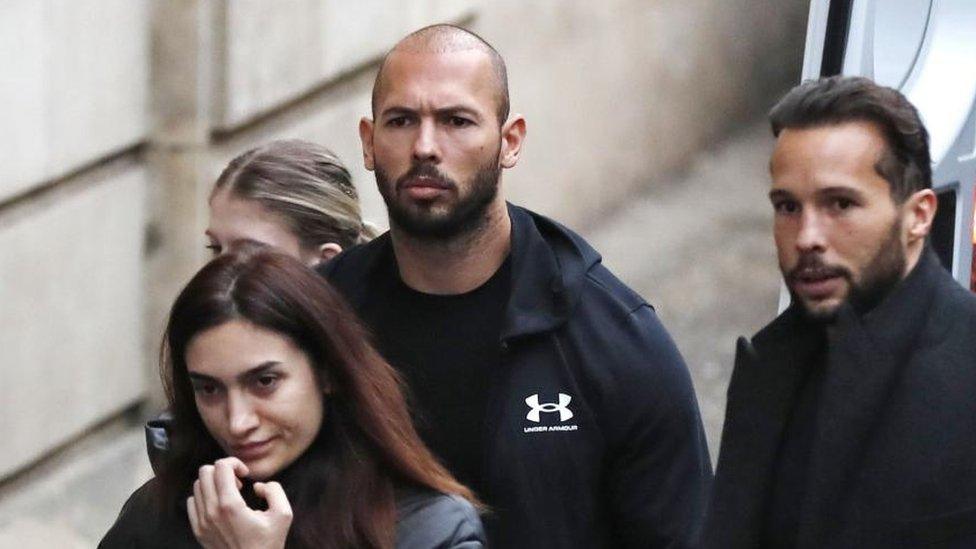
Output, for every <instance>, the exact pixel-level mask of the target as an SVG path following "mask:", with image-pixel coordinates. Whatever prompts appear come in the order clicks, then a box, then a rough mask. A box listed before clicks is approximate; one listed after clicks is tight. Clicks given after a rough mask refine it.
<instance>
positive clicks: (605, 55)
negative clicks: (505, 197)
mask: <svg viewBox="0 0 976 549" xmlns="http://www.w3.org/2000/svg"><path fill="white" fill-rule="evenodd" d="M805 4H806V3H805V2H795V1H788V2H784V1H782V0H731V1H722V2H716V1H715V0H605V1H603V2H600V3H593V2H589V1H586V0H543V1H537V2H522V1H520V0H500V1H498V2H493V3H492V4H491V9H485V10H483V12H482V14H481V16H480V17H479V18H478V20H477V21H476V24H475V28H476V29H477V30H478V31H479V32H481V33H483V34H484V35H485V37H486V38H488V39H489V40H490V41H492V42H493V43H494V44H496V45H497V47H498V48H499V50H500V51H501V53H502V54H503V55H504V56H505V58H506V59H507V61H508V65H509V81H510V85H511V94H512V105H513V109H515V110H518V111H519V112H522V113H523V114H524V115H525V116H526V119H527V123H528V138H527V142H526V145H525V152H524V154H523V157H522V159H521V161H520V162H519V166H518V167H517V168H516V169H514V170H511V171H510V172H508V174H507V175H506V185H507V187H508V192H509V196H510V197H512V198H513V199H515V200H517V201H519V202H523V203H526V204H530V205H532V206H533V207H535V208H537V209H539V210H541V211H544V212H548V213H550V214H552V215H554V216H556V217H558V218H560V219H563V220H566V222H568V223H571V224H588V223H589V222H591V221H592V220H593V219H594V217H595V216H599V215H612V214H613V211H614V208H615V207H616V206H617V205H619V204H620V203H621V201H623V200H625V199H626V197H627V196H629V195H630V194H631V193H633V192H634V190H635V189H638V188H641V187H644V188H646V187H647V186H650V185H655V184H657V183H660V182H661V181H662V179H663V178H664V177H665V176H667V175H668V174H669V173H670V172H672V171H674V170H675V169H680V168H681V167H683V166H684V165H685V164H687V162H688V161H689V160H690V159H691V157H692V156H693V155H694V154H696V153H697V152H698V151H700V150H701V149H702V148H703V147H707V146H708V144H709V143H710V142H712V141H713V140H714V139H715V138H716V137H717V136H719V135H721V134H722V133H724V132H726V131H728V130H729V128H730V126H732V125H735V124H736V123H738V122H742V121H744V120H747V119H750V118H751V117H752V116H754V115H755V114H756V113H758V112H763V111H765V110H766V109H768V108H769V106H770V104H771V101H772V98H773V96H774V95H775V94H776V93H778V92H780V91H782V90H783V89H784V87H785V86H789V85H792V84H793V83H795V82H796V80H797V79H798V78H799V67H800V60H801V58H802V50H803V38H804V34H805V23H806V15H807V14H806V5H805ZM513 21H517V22H518V23H517V24H514V23H513Z"/></svg>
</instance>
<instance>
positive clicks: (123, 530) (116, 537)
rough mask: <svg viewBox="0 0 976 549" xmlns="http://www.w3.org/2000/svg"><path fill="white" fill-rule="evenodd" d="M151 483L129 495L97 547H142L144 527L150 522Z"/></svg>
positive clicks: (101, 548) (99, 548)
mask: <svg viewBox="0 0 976 549" xmlns="http://www.w3.org/2000/svg"><path fill="white" fill-rule="evenodd" d="M152 483H153V481H149V482H147V483H146V484H143V485H142V487H140V488H139V489H138V490H136V491H135V492H133V493H132V495H131V496H129V499H128V500H126V502H125V505H123V506H122V510H121V511H120V512H119V517H118V518H117V519H115V524H113V525H112V527H111V528H110V529H109V531H108V532H107V533H106V534H105V537H103V538H102V541H101V542H99V544H98V549H115V548H119V549H122V548H123V547H127V548H131V547H143V546H144V545H143V544H142V543H141V541H140V540H141V538H142V535H141V534H142V533H143V531H144V529H145V528H146V527H147V526H148V525H149V523H151V522H152V519H153V515H154V513H153V511H154V509H153V508H152V502H151V498H152V495H151V493H150V492H152V490H153V488H152Z"/></svg>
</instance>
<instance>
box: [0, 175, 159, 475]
mask: <svg viewBox="0 0 976 549" xmlns="http://www.w3.org/2000/svg"><path fill="white" fill-rule="evenodd" d="M104 172H105V170H99V173H97V174H93V175H92V176H88V177H84V178H82V179H81V180H79V181H77V182H75V184H73V185H72V188H71V189H67V190H65V191H63V192H59V193H57V194H56V195H55V196H49V197H47V198H45V199H43V200H40V201H38V202H37V203H34V204H31V205H30V206H29V207H24V208H23V210H24V211H15V212H12V213H10V212H8V213H7V215H6V216H4V218H3V219H0V250H3V253H2V254H0V303H2V304H3V305H2V307H0V327H2V329H0V349H3V359H2V360H3V362H2V363H0V376H2V378H3V382H2V383H0V417H2V418H3V421H2V422H0V440H3V452H0V477H2V476H3V475H4V474H5V473H9V472H11V471H13V470H15V469H16V468H19V467H21V466H23V465H25V464H27V463H29V462H30V461H31V460H33V459H35V458H36V457H37V456H38V455H41V454H43V453H44V452H45V451H48V450H50V449H51V448H52V447H54V446H56V445H58V444H60V443H61V442H63V441H64V440H66V439H68V438H70V437H72V436H73V435H75V434H76V433H78V432H79V431H81V430H82V429H84V428H85V427H87V426H89V425H91V424H92V423H95V422H98V421H100V420H102V419H104V418H105V417H108V416H110V415H111V414H113V413H116V412H118V411H119V410H120V409H122V408H123V407H125V406H127V405H129V404H132V403H133V402H135V401H137V400H138V399H139V398H141V396H142V394H143V392H144V390H145V385H146V380H145V369H144V368H142V367H141V364H142V360H143V354H142V349H141V348H140V342H141V340H142V338H141V336H142V307H141V304H142V293H143V292H142V271H143V269H142V260H141V250H142V236H143V227H144V224H145V214H144V204H143V202H144V195H145V180H146V178H145V173H144V172H143V170H141V169H139V168H137V167H133V166H131V165H130V166H127V167H125V168H122V169H118V168H113V169H111V170H109V172H108V173H104Z"/></svg>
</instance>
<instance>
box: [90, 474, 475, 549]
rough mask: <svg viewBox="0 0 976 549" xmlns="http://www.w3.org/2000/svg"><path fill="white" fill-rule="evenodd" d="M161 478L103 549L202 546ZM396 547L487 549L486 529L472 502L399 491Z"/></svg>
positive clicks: (127, 509) (139, 495)
mask: <svg viewBox="0 0 976 549" xmlns="http://www.w3.org/2000/svg"><path fill="white" fill-rule="evenodd" d="M157 490H158V488H157V487H156V480H155V479H153V480H150V481H149V482H147V483H146V484H144V485H143V486H142V487H141V488H139V489H138V490H136V491H135V493H133V494H132V496H130V497H129V500H128V501H127V502H126V503H125V505H124V506H123V507H122V512H121V513H119V518H118V519H117V520H116V521H115V524H114V525H113V526H112V528H111V529H110V530H109V531H108V533H107V534H105V537H104V538H103V539H102V541H101V543H99V544H98V547H99V549H116V548H117V549H156V548H158V549H182V548H187V549H189V548H196V547H200V544H199V543H197V541H196V539H195V538H194V537H193V531H192V530H191V529H190V522H189V519H188V518H187V516H186V513H185V512H184V511H183V509H178V510H176V512H175V513H163V512H161V509H160V508H159V506H158V504H157ZM397 517H398V519H397V539H396V549H482V548H483V547H485V539H484V537H485V536H484V531H483V530H482V526H481V520H479V518H478V513H477V512H476V511H475V509H474V507H472V506H471V504H470V503H468V501H467V500H465V499H463V498H460V497H458V496H446V495H443V494H436V493H433V492H429V491H423V492H422V491H418V490H400V491H398V492H397Z"/></svg>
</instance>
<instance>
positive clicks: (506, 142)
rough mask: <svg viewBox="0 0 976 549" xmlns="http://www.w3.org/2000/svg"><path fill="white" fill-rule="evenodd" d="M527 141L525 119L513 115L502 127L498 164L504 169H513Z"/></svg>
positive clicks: (519, 115)
mask: <svg viewBox="0 0 976 549" xmlns="http://www.w3.org/2000/svg"><path fill="white" fill-rule="evenodd" d="M524 141H525V118H523V117H522V115H521V114H513V115H512V116H510V117H508V120H506V121H505V123H504V124H503V125H502V147H501V150H500V151H499V152H498V156H499V158H498V163H499V164H501V166H502V167H503V168H512V167H514V166H515V164H517V163H518V159H519V154H520V153H521V152H522V143H523V142H524Z"/></svg>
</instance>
